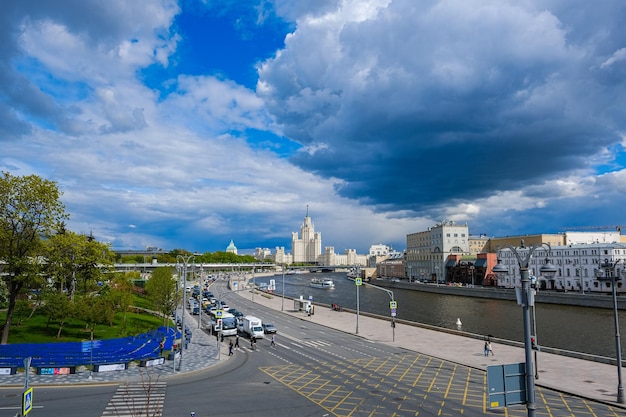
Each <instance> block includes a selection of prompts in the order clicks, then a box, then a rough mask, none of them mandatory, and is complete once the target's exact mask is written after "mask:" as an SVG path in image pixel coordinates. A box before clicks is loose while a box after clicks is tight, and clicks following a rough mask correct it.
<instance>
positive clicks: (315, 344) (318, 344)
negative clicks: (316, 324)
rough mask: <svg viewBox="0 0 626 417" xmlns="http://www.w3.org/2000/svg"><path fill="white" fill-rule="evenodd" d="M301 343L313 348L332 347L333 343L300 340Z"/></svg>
mask: <svg viewBox="0 0 626 417" xmlns="http://www.w3.org/2000/svg"><path fill="white" fill-rule="evenodd" d="M300 343H302V344H303V345H307V346H311V347H326V346H332V343H328V342H325V341H323V340H300Z"/></svg>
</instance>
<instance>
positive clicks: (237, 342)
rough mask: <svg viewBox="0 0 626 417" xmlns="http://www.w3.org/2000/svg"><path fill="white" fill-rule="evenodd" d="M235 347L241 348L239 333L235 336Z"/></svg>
mask: <svg viewBox="0 0 626 417" xmlns="http://www.w3.org/2000/svg"><path fill="white" fill-rule="evenodd" d="M235 347H236V348H237V349H239V335H236V336H235Z"/></svg>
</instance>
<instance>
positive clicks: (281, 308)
mask: <svg viewBox="0 0 626 417" xmlns="http://www.w3.org/2000/svg"><path fill="white" fill-rule="evenodd" d="M280 311H285V265H284V264H283V299H282V302H281V303H280Z"/></svg>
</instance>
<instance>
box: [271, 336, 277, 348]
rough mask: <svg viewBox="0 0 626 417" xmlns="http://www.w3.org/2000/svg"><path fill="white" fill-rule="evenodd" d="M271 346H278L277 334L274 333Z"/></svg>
mask: <svg viewBox="0 0 626 417" xmlns="http://www.w3.org/2000/svg"><path fill="white" fill-rule="evenodd" d="M270 346H274V347H276V335H272V343H271V345H270Z"/></svg>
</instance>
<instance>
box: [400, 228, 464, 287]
mask: <svg viewBox="0 0 626 417" xmlns="http://www.w3.org/2000/svg"><path fill="white" fill-rule="evenodd" d="M469 251H470V250H469V228H468V226H467V224H463V225H459V224H456V223H455V222H452V221H451V222H442V223H439V224H436V225H435V226H433V227H431V228H430V229H428V230H425V231H422V232H417V233H412V234H409V235H407V249H406V268H407V271H406V276H407V277H408V278H409V280H410V281H415V280H419V281H432V282H445V280H446V276H445V272H446V260H447V259H448V256H450V255H452V254H454V255H467V254H469Z"/></svg>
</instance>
